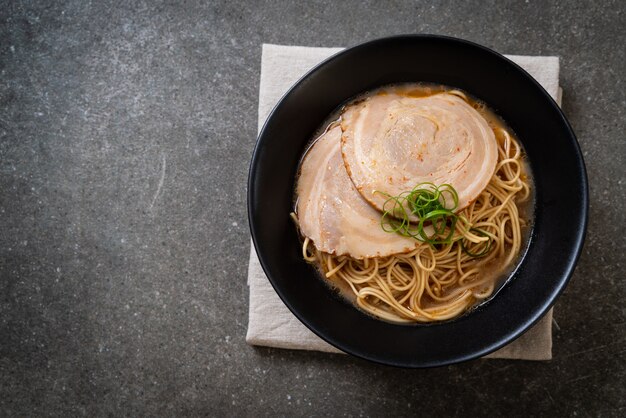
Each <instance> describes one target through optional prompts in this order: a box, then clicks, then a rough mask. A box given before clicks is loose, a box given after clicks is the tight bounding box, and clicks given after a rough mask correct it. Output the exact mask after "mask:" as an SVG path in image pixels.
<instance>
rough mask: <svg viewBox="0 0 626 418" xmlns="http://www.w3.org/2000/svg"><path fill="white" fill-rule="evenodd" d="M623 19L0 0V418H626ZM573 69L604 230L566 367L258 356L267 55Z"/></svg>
mask: <svg viewBox="0 0 626 418" xmlns="http://www.w3.org/2000/svg"><path fill="white" fill-rule="evenodd" d="M625 5H626V3H624V2H623V1H614V2H590V1H572V2H540V1H528V0H527V1H525V2H524V1H519V2H500V1H476V0H472V1H465V2H461V1H460V2H450V1H441V2H405V1H389V2H374V1H371V2H370V1H368V2H357V1H347V2H344V1H337V2H331V1H327V0H321V1H316V2H311V3H306V4H305V3H300V2H296V1H287V2H267V3H262V2H246V1H242V0H233V1H223V2H210V1H209V2H205V1H198V0H190V1H181V2H163V3H161V2H151V1H146V2H139V1H138V2H135V1H84V0H80V1H78V0H77V1H56V2H47V1H38V2H35V1H33V2H30V1H10V0H2V1H0V71H1V73H0V415H2V416H42V415H52V416H75V415H79V416H113V415H115V416H117V415H132V416H160V415H166V416H172V415H184V416H188V415H189V416H196V415H210V416H275V415H278V416H310V415H330V416H336V415H339V416H343V415H346V416H361V415H363V416H387V415H394V416H414V415H418V414H419V415H427V416H448V415H450V416H479V415H489V416H500V415H505V414H506V415H512V416H528V415H530V416H538V415H544V416H608V417H611V416H614V417H618V416H625V415H626V390H625V387H626V378H625V372H626V367H625V364H626V332H625V331H626V330H625V323H626V312H625V308H624V306H625V305H624V301H625V296H626V291H625V290H626V288H625V280H624V279H625V274H624V271H623V270H622V269H623V268H624V267H625V266H626V265H625V257H624V254H625V253H626V244H625V242H626V240H625V239H624V237H623V230H624V228H625V227H626V223H625V221H624V218H625V217H624V208H625V206H626V205H625V203H626V202H625V200H626V198H625V184H624V182H626V179H625V175H624V174H625V170H624V164H625V163H626V141H625V139H624V132H625V131H626V123H625V118H626V112H625V109H626V93H625V92H626V85H625V82H624V78H625V77H624V76H625V70H624V68H626V48H625V47H624V44H625V43H626V36H625V32H624V28H625V27H626V16H625V15H626V6H625ZM399 33H437V34H446V35H451V36H457V37H462V38H466V39H469V40H472V41H475V42H478V43H481V44H484V45H486V46H488V47H491V48H494V49H495V50H497V51H499V52H502V53H507V54H526V55H558V56H559V57H560V58H561V84H562V86H563V89H564V91H565V94H564V97H563V110H564V112H565V114H566V115H567V116H568V118H569V120H570V121H571V123H572V125H573V127H574V129H575V131H576V133H577V135H578V138H579V141H580V145H581V147H582V150H583V152H584V155H585V158H586V163H587V169H588V175H589V181H590V186H591V189H590V197H591V205H590V218H589V229H588V235H587V240H586V244H585V247H584V250H583V253H582V256H581V259H580V262H579V265H578V267H577V270H576V272H575V274H574V276H573V278H572V280H571V282H570V284H569V286H568V287H567V289H566V291H565V292H564V294H563V295H562V297H561V298H560V299H559V301H558V303H557V305H556V310H555V322H554V359H553V360H552V361H549V362H523V361H508V360H476V361H471V362H468V363H465V364H460V365H455V366H449V367H443V368H438V369H432V370H402V369H395V368H390V367H384V366H379V365H376V364H370V363H368V362H365V361H362V360H359V359H356V358H352V357H349V356H343V355H331V354H323V353H315V352H296V351H288V350H279V349H269V348H254V347H250V346H248V345H247V344H246V343H245V332H246V323H247V315H248V314H247V307H248V303H247V298H248V289H247V286H246V270H247V257H248V251H249V232H248V225H247V217H246V176H247V170H248V163H249V159H250V156H251V153H252V149H253V146H254V142H255V136H256V117H257V116H256V115H257V100H258V98H257V96H258V88H259V71H260V58H261V57H260V54H261V44H262V43H264V42H265V43H277V44H296V45H307V46H350V45H354V44H357V43H360V42H362V41H365V40H369V39H373V38H376V37H381V36H385V35H391V34H399Z"/></svg>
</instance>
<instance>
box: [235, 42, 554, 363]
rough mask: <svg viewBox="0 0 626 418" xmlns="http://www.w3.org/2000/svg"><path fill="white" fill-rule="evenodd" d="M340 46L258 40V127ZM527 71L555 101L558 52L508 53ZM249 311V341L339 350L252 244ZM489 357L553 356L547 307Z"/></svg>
mask: <svg viewBox="0 0 626 418" xmlns="http://www.w3.org/2000/svg"><path fill="white" fill-rule="evenodd" d="M341 50H342V48H311V47H300V46H282V45H267V44H264V45H263V54H262V58H261V84H260V89H259V90H260V91H259V119H258V129H259V130H260V129H261V127H262V126H263V123H264V122H265V120H266V119H267V117H268V115H269V113H270V111H271V110H272V108H273V107H274V105H275V104H276V103H277V102H278V101H279V100H280V98H281V97H282V96H283V94H285V93H286V92H287V90H288V89H289V88H290V87H291V86H292V85H293V84H294V83H295V82H296V81H297V80H298V79H299V78H300V77H301V76H302V75H304V74H305V73H306V72H307V71H308V70H310V69H311V68H312V67H314V66H315V65H317V64H318V63H320V62H321V61H322V60H324V59H326V58H328V57H329V56H331V55H333V54H335V53H337V52H339V51H341ZM508 58H510V59H511V60H513V61H514V62H516V63H517V64H518V65H520V66H521V67H522V68H524V69H525V70H526V71H528V72H529V73H530V74H531V75H532V76H533V77H534V78H535V79H536V80H537V81H538V82H539V83H540V84H541V85H542V86H543V87H544V88H545V89H546V90H547V92H548V93H549V94H550V95H551V96H552V97H553V98H555V99H556V100H557V102H559V103H560V98H561V97H560V88H559V59H558V57H529V56H517V55H508ZM248 285H249V287H250V311H249V319H248V333H247V335H246V341H247V342H248V343H249V344H252V345H263V346H269V347H279V348H289V349H299V350H317V351H327V352H334V353H341V351H339V350H337V349H336V348H335V347H333V346H331V345H329V344H328V343H326V342H325V341H323V340H322V339H320V338H319V337H318V336H316V335H315V334H313V332H311V331H310V330H309V329H308V328H306V327H305V326H304V325H303V324H302V323H301V322H300V321H299V320H298V319H297V318H296V317H295V316H293V314H292V313H291V311H289V309H288V308H287V307H286V306H285V305H284V304H283V303H282V301H281V300H280V298H279V297H278V295H277V294H276V292H275V291H274V288H273V287H272V285H271V284H270V282H269V281H268V279H267V277H266V276H265V273H264V272H263V269H262V268H261V264H260V263H259V259H258V258H257V254H256V251H255V249H254V245H252V244H251V245H250V264H249V268H248ZM486 357H488V358H509V359H524V360H549V359H551V358H552V309H550V311H549V312H548V313H547V314H546V315H545V316H544V317H543V318H542V319H541V320H540V321H539V322H538V323H537V324H535V326H534V327H532V328H531V329H530V330H528V331H527V332H526V333H525V334H524V335H522V336H521V337H520V338H518V339H517V340H515V341H514V342H512V343H511V344H509V345H507V346H505V347H503V348H501V349H500V350H498V351H496V352H494V353H491V354H489V355H488V356H486Z"/></svg>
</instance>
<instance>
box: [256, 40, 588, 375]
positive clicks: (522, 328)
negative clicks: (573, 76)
mask: <svg viewBox="0 0 626 418" xmlns="http://www.w3.org/2000/svg"><path fill="white" fill-rule="evenodd" d="M407 40H410V41H418V42H419V41H425V40H441V41H447V42H452V43H457V44H463V45H465V46H468V47H471V48H476V49H479V50H482V51H483V52H485V53H487V54H489V55H491V56H493V57H494V58H496V59H498V60H500V61H503V62H504V64H506V65H509V66H512V67H513V68H514V69H515V70H516V71H518V72H519V73H520V74H521V75H522V76H523V77H524V78H526V79H527V81H530V82H531V83H532V84H534V85H535V87H537V88H538V90H539V91H540V92H541V94H542V96H543V98H544V99H545V100H547V101H548V102H549V103H550V104H551V106H552V107H553V108H554V109H555V110H556V111H557V114H558V116H559V123H560V124H562V125H563V127H564V128H565V129H566V131H567V136H568V137H569V138H570V139H571V140H572V141H571V142H572V145H573V147H574V151H575V157H576V160H577V163H578V164H579V165H580V169H581V171H580V172H579V173H577V174H579V175H580V180H581V184H580V186H581V189H580V191H581V195H580V197H581V199H582V200H583V205H582V207H581V210H582V212H581V214H580V215H582V216H580V224H579V225H577V227H576V228H575V229H576V233H575V234H573V238H574V240H573V241H574V242H573V244H572V248H574V251H573V253H571V256H570V257H569V258H568V262H567V265H566V267H565V271H564V273H563V275H562V276H561V277H560V278H559V280H558V281H557V283H558V285H557V286H556V287H555V289H554V290H553V291H552V292H551V293H550V296H549V298H547V299H546V300H544V301H543V303H542V304H541V307H540V308H539V309H537V310H535V311H533V312H532V315H530V316H529V317H528V318H527V319H526V320H525V321H523V323H521V324H520V325H519V326H518V327H517V328H515V329H514V330H511V332H510V333H508V334H507V335H506V336H505V337H504V338H501V339H499V340H497V341H496V342H494V343H492V344H489V345H487V346H485V347H484V348H483V349H481V350H474V351H472V352H467V353H465V354H464V355H458V356H456V357H454V358H448V359H445V360H440V361H428V362H423V363H419V364H418V363H411V364H407V363H405V362H401V361H393V360H389V359H381V358H379V357H376V356H368V355H367V354H364V353H363V352H356V351H355V350H352V349H351V348H350V347H346V346H345V345H344V344H342V343H341V342H338V341H336V340H335V339H333V338H330V337H328V336H327V335H324V334H323V333H321V332H319V330H317V329H316V328H315V327H314V326H312V325H311V324H310V322H309V320H308V319H307V318H306V317H304V316H303V315H302V314H301V313H300V312H299V311H298V310H297V309H294V307H293V306H292V304H291V303H290V301H289V300H288V298H287V297H286V296H285V294H284V293H283V291H282V290H281V288H280V286H278V285H277V284H276V282H275V281H274V279H273V278H272V275H271V274H270V273H269V270H270V269H269V267H268V265H267V263H266V260H264V259H263V257H262V256H261V255H260V247H261V245H262V244H261V243H260V242H259V238H258V236H257V233H256V230H255V222H254V220H253V218H254V217H253V207H252V206H253V205H252V202H253V201H254V199H255V196H254V187H253V182H254V174H255V172H256V171H257V167H258V165H259V154H260V148H261V146H262V141H261V139H262V138H263V137H264V134H265V132H266V129H267V127H268V125H269V123H270V121H271V120H272V118H273V116H274V114H275V113H276V112H277V110H278V109H279V108H280V107H281V105H282V103H283V101H284V100H285V98H286V97H288V96H290V95H291V94H292V92H293V91H294V90H296V89H297V88H298V87H299V86H300V85H301V84H302V83H304V82H305V81H306V80H307V79H308V78H309V77H310V76H311V74H314V73H316V72H317V71H320V69H321V68H323V67H325V66H326V65H328V64H329V63H331V62H333V61H335V60H338V59H340V58H341V57H342V56H343V55H346V54H349V53H351V52H353V51H355V50H358V49H365V48H369V47H372V46H375V45H376V44H379V43H387V42H394V41H407ZM247 187H248V190H247V209H248V210H247V213H248V225H249V228H250V232H251V236H252V242H253V245H254V250H255V251H256V252H257V254H259V257H258V259H259V262H260V264H261V267H262V268H263V271H264V273H265V275H266V277H267V279H268V280H269V282H270V284H271V285H272V287H273V288H274V291H275V292H276V293H277V294H278V296H279V297H280V299H281V301H282V302H283V303H284V304H285V306H287V308H288V309H289V310H290V311H291V313H292V314H293V315H294V316H295V317H296V318H297V319H298V320H299V321H300V322H301V323H302V324H304V325H305V326H306V327H307V328H308V329H309V330H310V331H312V332H313V333H314V334H315V335H317V336H318V337H319V338H321V339H322V340H324V341H325V342H327V343H328V344H330V345H332V346H333V347H335V348H338V349H340V350H342V351H344V352H346V353H348V354H352V355H354V356H356V357H358V358H362V359H365V360H369V361H372V362H375V363H379V364H384V365H389V366H394V367H402V368H431V367H440V366H445V365H450V364H458V363H462V362H466V361H469V360H473V359H476V358H479V357H482V356H485V355H487V354H489V353H492V352H494V351H496V350H498V349H500V348H502V347H504V346H505V345H508V344H510V343H511V342H513V341H514V340H516V339H517V338H519V337H520V336H521V335H523V334H524V333H525V332H526V331H528V330H529V329H530V328H531V327H532V326H533V325H534V324H536V323H537V322H538V321H539V320H540V319H541V318H542V317H543V316H544V315H545V314H546V313H547V312H548V310H549V309H550V308H552V306H553V305H554V303H555V302H556V300H557V298H558V297H559V295H560V294H561V293H562V292H563V290H564V288H565V287H566V286H567V284H568V283H569V280H570V279H571V277H572V275H573V273H574V270H575V268H576V265H577V263H578V260H579V258H580V255H581V253H582V249H583V245H584V241H585V237H586V233H587V224H588V216H589V185H588V176H587V169H586V166H585V161H584V158H583V154H582V152H581V149H580V144H579V142H578V140H577V138H576V135H575V133H574V131H573V129H572V127H571V125H570V123H569V121H568V120H567V118H566V117H565V115H564V113H563V111H562V110H561V107H560V106H559V105H558V104H557V103H556V101H555V100H554V99H553V98H552V96H550V94H548V93H547V92H546V90H545V89H544V87H543V86H542V85H541V84H539V82H538V81H537V80H535V79H534V77H532V76H531V75H530V74H529V73H528V72H527V71H526V70H525V69H523V68H522V67H521V66H520V65H518V64H516V63H515V62H513V61H512V60H511V59H509V58H507V57H506V56H504V55H503V54H500V53H499V52H497V51H494V50H492V49H491V48H488V47H486V46H483V45H481V44H478V43H475V42H472V41H468V40H466V39H461V38H456V37H451V36H446V35H437V34H402V35H394V36H388V37H382V38H376V39H372V40H369V41H366V42H363V43H359V44H356V45H353V46H350V47H346V48H344V49H343V50H341V51H339V52H336V53H334V54H332V55H331V56H329V57H328V58H326V59H324V60H323V61H321V62H320V63H318V64H317V65H315V66H314V67H312V68H311V69H310V70H308V71H307V72H306V73H305V74H304V75H302V76H301V77H300V78H299V79H298V81H296V82H295V83H294V84H293V85H292V86H291V87H290V88H289V89H288V90H287V91H286V92H285V93H284V94H283V95H282V96H281V98H280V99H279V100H278V102H277V103H276V104H275V105H274V106H273V108H272V110H271V111H270V113H269V114H268V117H267V118H266V120H265V121H264V123H263V126H262V128H261V129H260V130H259V132H258V135H257V139H256V142H255V146H254V150H253V153H252V157H251V161H250V166H249V171H248V179H247ZM532 245H533V240H532V239H531V242H530V243H529V245H528V246H527V248H526V249H525V250H523V251H527V250H528V248H529V247H530V246H532ZM525 257H526V254H525V253H524V254H522V255H521V257H520V261H519V262H518V265H517V266H516V267H515V269H514V270H513V272H511V273H510V274H511V275H513V274H514V273H515V271H516V270H517V269H518V268H519V265H520V264H521V262H522V260H523V259H524V258H525ZM431 325H432V324H417V325H415V324H411V325H409V326H431Z"/></svg>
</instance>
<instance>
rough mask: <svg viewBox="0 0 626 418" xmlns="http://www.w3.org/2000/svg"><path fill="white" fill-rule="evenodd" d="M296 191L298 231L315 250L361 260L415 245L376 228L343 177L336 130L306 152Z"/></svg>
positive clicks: (374, 214) (375, 216)
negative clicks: (308, 240) (307, 239)
mask: <svg viewBox="0 0 626 418" xmlns="http://www.w3.org/2000/svg"><path fill="white" fill-rule="evenodd" d="M296 190H297V194H298V200H297V213H298V221H299V224H300V230H301V231H302V234H304V235H305V236H306V237H308V238H310V239H311V240H312V241H313V243H314V244H315V247H316V248H317V249H318V250H321V251H324V252H327V253H331V254H336V255H349V256H351V257H353V258H357V259H363V258H371V257H384V256H387V255H392V254H398V253H404V252H408V251H411V250H412V249H413V248H415V247H417V246H418V245H419V243H418V241H416V240H414V239H412V238H407V237H403V236H401V235H398V234H393V233H388V232H385V231H383V230H382V228H381V226H380V218H381V215H382V214H381V213H380V212H378V211H377V210H376V209H374V208H373V207H372V206H371V205H370V204H368V203H367V202H366V201H365V200H364V199H363V197H362V196H361V195H360V194H359V192H358V191H357V190H356V188H355V187H354V185H353V184H352V181H351V180H350V177H348V173H347V172H346V169H345V166H344V164H343V159H342V157H341V128H340V127H339V126H336V127H334V128H332V129H330V130H329V131H328V132H327V133H325V134H324V135H323V136H321V137H320V138H319V139H318V140H317V141H316V142H315V144H314V145H313V147H312V148H311V149H310V150H309V151H308V153H307V154H306V156H305V158H304V161H303V162H302V166H301V169H300V177H299V178H298V183H297V187H296Z"/></svg>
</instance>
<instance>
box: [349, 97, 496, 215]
mask: <svg viewBox="0 0 626 418" xmlns="http://www.w3.org/2000/svg"><path fill="white" fill-rule="evenodd" d="M341 127H342V130H343V134H342V155H343V160H344V163H345V166H346V170H347V171H348V173H349V175H350V177H351V179H352V182H353V183H354V185H355V186H356V188H357V189H358V191H359V192H360V193H361V195H362V196H363V197H364V198H365V199H366V200H367V201H368V202H370V203H371V204H372V205H373V206H374V207H376V208H378V209H379V210H382V208H383V204H384V203H385V201H386V200H387V198H388V197H387V196H385V195H384V194H381V193H375V192H376V191H379V192H384V193H387V194H388V195H392V196H397V195H399V194H400V193H402V192H405V191H409V190H412V189H413V188H414V187H415V186H416V185H417V184H419V183H423V182H430V183H434V184H435V185H437V186H439V185H441V184H450V185H452V186H453V187H454V188H455V189H456V191H457V193H458V195H459V203H458V206H457V208H456V210H457V211H458V210H461V209H463V208H465V207H466V206H467V205H469V204H470V203H471V202H472V201H473V200H475V199H476V198H477V197H478V195H479V194H480V193H481V192H482V191H483V189H484V188H485V187H486V186H487V184H488V183H489V180H490V179H491V177H492V176H493V174H494V171H495V167H496V163H497V158H498V145H497V142H496V138H495V135H494V133H493V130H492V129H491V128H490V126H489V124H488V123H487V121H486V120H485V118H483V117H482V116H481V115H480V113H478V112H477V111H476V110H475V109H474V108H473V107H472V106H470V105H469V104H468V103H467V102H466V101H465V100H463V99H462V98H460V97H458V96H456V95H454V94H450V93H439V94H435V95H432V96H428V97H407V96H406V95H400V94H397V93H394V92H393V91H390V92H384V93H383V94H378V95H374V96H370V97H369V98H368V99H366V100H363V101H360V102H357V103H355V104H353V105H349V106H347V107H346V108H345V109H344V112H343V115H342V122H341ZM446 206H447V207H448V208H449V209H452V201H451V199H448V201H447V202H446Z"/></svg>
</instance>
